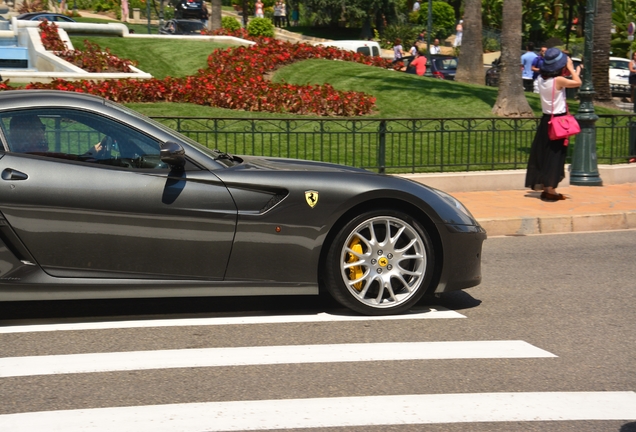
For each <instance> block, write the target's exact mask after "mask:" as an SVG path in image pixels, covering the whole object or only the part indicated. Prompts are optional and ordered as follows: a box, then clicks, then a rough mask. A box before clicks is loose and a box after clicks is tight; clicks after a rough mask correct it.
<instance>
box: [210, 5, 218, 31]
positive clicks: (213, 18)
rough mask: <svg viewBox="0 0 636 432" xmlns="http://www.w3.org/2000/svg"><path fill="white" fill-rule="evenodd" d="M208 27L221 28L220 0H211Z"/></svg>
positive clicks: (212, 28) (211, 28)
mask: <svg viewBox="0 0 636 432" xmlns="http://www.w3.org/2000/svg"><path fill="white" fill-rule="evenodd" d="M209 27H210V30H218V29H220V28H221V0H212V10H211V11H210V23H209Z"/></svg>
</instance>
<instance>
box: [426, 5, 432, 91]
mask: <svg viewBox="0 0 636 432" xmlns="http://www.w3.org/2000/svg"><path fill="white" fill-rule="evenodd" d="M432 31H433V0H428V22H427V24H426V64H427V65H428V67H427V68H426V72H424V76H425V77H429V78H430V77H432V76H433V72H432V71H431V69H432V67H433V59H431V32H432Z"/></svg>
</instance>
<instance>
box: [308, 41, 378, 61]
mask: <svg viewBox="0 0 636 432" xmlns="http://www.w3.org/2000/svg"><path fill="white" fill-rule="evenodd" d="M314 45H321V46H327V47H336V48H340V49H342V50H345V51H353V52H358V53H362V54H364V55H368V56H371V57H379V56H380V55H381V54H382V50H381V49H380V44H379V43H377V42H374V41H367V40H338V41H329V42H319V43H316V44H314Z"/></svg>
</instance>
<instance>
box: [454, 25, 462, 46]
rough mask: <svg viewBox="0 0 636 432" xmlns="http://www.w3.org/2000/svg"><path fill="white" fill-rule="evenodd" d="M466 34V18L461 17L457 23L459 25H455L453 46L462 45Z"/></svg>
mask: <svg viewBox="0 0 636 432" xmlns="http://www.w3.org/2000/svg"><path fill="white" fill-rule="evenodd" d="M463 34H464V20H463V19H460V20H459V22H458V23H457V27H455V41H454V42H453V47H455V48H457V47H458V46H462V35H463Z"/></svg>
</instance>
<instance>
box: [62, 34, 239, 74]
mask: <svg viewBox="0 0 636 432" xmlns="http://www.w3.org/2000/svg"><path fill="white" fill-rule="evenodd" d="M85 39H88V40H89V41H91V42H93V43H97V44H99V46H100V47H102V48H109V49H110V51H111V52H112V53H113V54H115V55H117V56H118V57H120V58H127V59H131V60H136V61H137V62H138V66H137V67H139V69H141V70H142V71H144V72H148V73H150V74H152V75H153V76H154V77H156V78H165V77H167V76H174V77H183V76H187V75H193V74H195V73H196V72H197V70H199V69H202V68H206V67H207V58H208V56H209V55H210V53H211V52H212V51H214V50H215V49H217V48H222V49H225V48H227V47H228V45H227V44H221V43H215V42H206V41H189V40H183V39H171V40H168V39H134V38H121V37H107V36H102V37H82V36H72V37H71V42H73V46H74V47H75V49H79V50H81V49H83V47H84V40H85Z"/></svg>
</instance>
